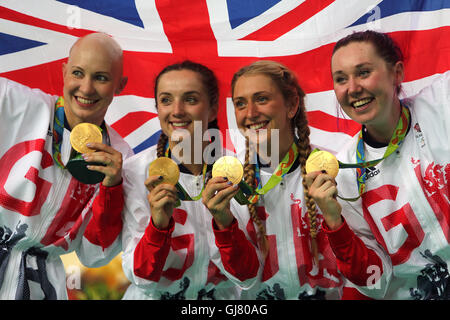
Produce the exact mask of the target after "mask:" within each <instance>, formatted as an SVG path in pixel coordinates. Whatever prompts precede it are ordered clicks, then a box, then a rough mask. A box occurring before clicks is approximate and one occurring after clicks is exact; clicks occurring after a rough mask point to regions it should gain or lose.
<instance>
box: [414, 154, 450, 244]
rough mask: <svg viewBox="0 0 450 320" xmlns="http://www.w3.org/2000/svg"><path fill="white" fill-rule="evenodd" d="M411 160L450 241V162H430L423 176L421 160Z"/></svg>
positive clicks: (424, 191) (426, 195)
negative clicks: (445, 163)
mask: <svg viewBox="0 0 450 320" xmlns="http://www.w3.org/2000/svg"><path fill="white" fill-rule="evenodd" d="M411 161H412V163H413V164H414V165H415V167H414V172H415V174H416V177H417V180H419V183H420V185H421V187H422V190H423V193H424V194H425V197H426V198H427V200H428V203H429V204H430V206H431V208H432V209H433V212H434V214H435V215H436V218H437V220H438V221H439V224H440V225H441V228H442V231H443V232H444V235H445V237H446V239H447V242H449V243H450V225H449V222H450V219H449V214H450V195H449V186H448V184H449V180H450V179H449V178H450V164H447V165H446V166H445V167H444V166H442V165H439V164H435V163H434V162H433V163H430V164H429V165H428V166H427V168H426V169H425V172H424V173H425V176H423V177H422V174H421V170H420V160H414V159H411Z"/></svg>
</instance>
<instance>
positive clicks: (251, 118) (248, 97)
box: [233, 74, 298, 152]
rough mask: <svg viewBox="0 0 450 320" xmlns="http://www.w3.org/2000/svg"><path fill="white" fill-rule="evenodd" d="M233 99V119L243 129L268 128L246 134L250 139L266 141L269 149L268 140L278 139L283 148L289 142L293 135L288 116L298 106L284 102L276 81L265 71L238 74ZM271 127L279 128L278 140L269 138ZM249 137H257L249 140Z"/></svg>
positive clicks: (292, 114) (259, 142) (256, 129)
mask: <svg viewBox="0 0 450 320" xmlns="http://www.w3.org/2000/svg"><path fill="white" fill-rule="evenodd" d="M233 103H234V106H235V108H234V111H235V116H236V122H237V125H238V127H239V129H241V130H242V131H243V133H244V135H246V134H247V135H248V132H249V131H253V130H254V131H256V132H258V131H261V130H263V129H267V140H265V139H264V138H265V135H264V134H262V135H258V136H257V137H255V136H254V135H249V139H250V141H251V142H253V143H257V144H258V145H260V144H262V143H267V147H268V149H269V150H271V143H279V150H280V151H282V152H283V151H286V150H285V149H286V146H287V148H289V146H290V145H291V144H292V142H293V139H294V135H293V128H292V124H291V119H292V118H293V117H294V116H295V114H296V112H297V109H298V106H297V104H295V103H287V102H286V100H285V98H284V96H283V94H282V92H281V91H280V89H279V88H278V86H277V85H276V84H275V82H274V81H273V80H272V79H271V78H270V77H269V76H266V75H264V74H251V75H243V76H241V77H240V78H239V79H238V80H237V81H236V83H235V85H234V89H233ZM272 129H278V130H279V141H272V136H273V134H272V131H271V130H272ZM252 139H256V140H255V141H252Z"/></svg>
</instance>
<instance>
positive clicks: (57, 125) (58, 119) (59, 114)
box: [52, 97, 66, 169]
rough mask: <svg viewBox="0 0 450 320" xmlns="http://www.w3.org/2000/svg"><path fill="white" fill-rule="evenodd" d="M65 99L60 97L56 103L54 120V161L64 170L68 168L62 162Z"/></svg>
mask: <svg viewBox="0 0 450 320" xmlns="http://www.w3.org/2000/svg"><path fill="white" fill-rule="evenodd" d="M64 118H65V115H64V98H63V97H59V98H58V99H57V100H56V103H55V117H54V120H53V146H52V151H53V160H54V161H55V163H56V164H57V165H58V166H59V167H60V168H62V169H65V168H66V166H65V165H64V164H63V162H62V160H61V144H62V139H63V135H64Z"/></svg>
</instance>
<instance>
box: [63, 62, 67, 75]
mask: <svg viewBox="0 0 450 320" xmlns="http://www.w3.org/2000/svg"><path fill="white" fill-rule="evenodd" d="M66 71H67V63H65V62H63V63H62V73H63V78H64V76H65V75H66Z"/></svg>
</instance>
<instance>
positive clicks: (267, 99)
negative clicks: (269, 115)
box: [256, 96, 269, 103]
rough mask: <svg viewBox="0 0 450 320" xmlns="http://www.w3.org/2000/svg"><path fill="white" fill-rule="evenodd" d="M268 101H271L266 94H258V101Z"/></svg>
mask: <svg viewBox="0 0 450 320" xmlns="http://www.w3.org/2000/svg"><path fill="white" fill-rule="evenodd" d="M267 101H269V98H268V97H266V96H258V97H256V102H259V103H265V102H267Z"/></svg>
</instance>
